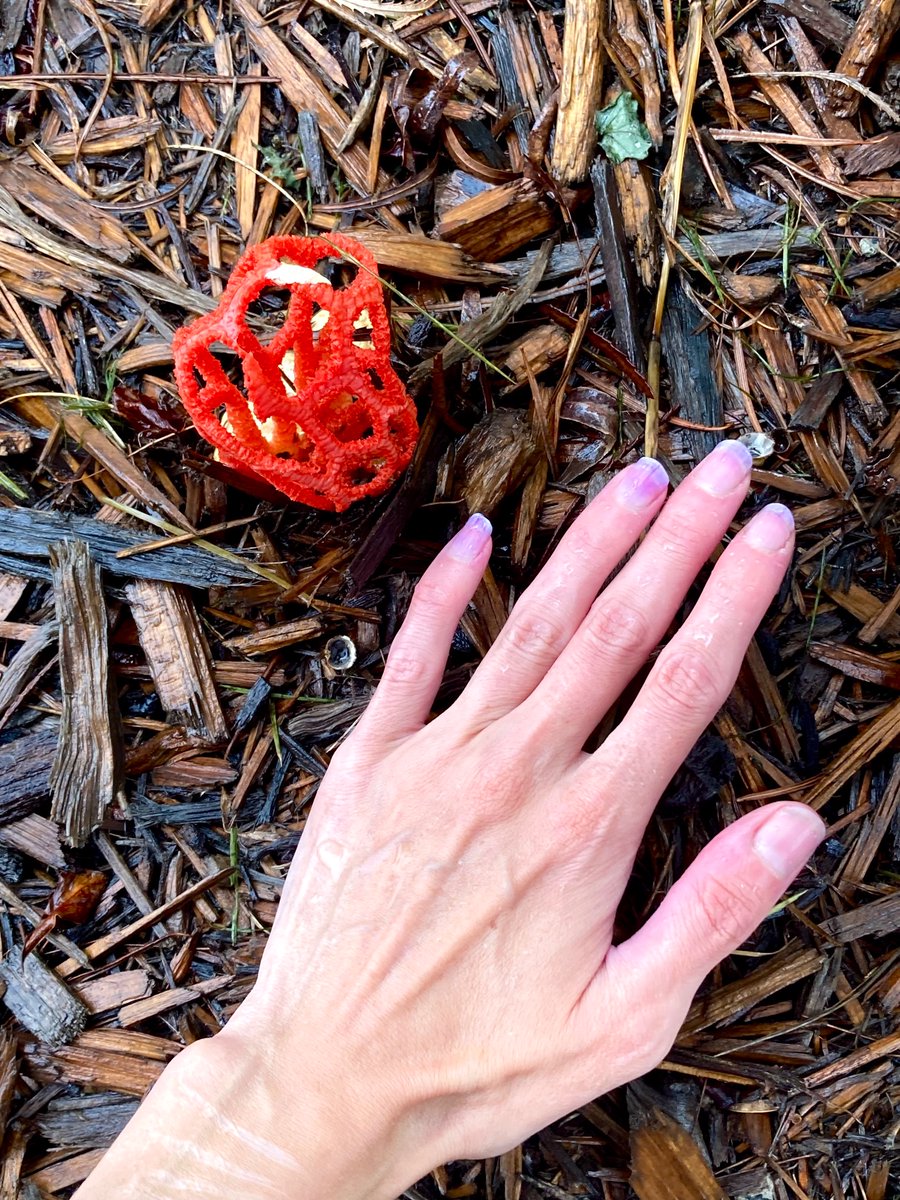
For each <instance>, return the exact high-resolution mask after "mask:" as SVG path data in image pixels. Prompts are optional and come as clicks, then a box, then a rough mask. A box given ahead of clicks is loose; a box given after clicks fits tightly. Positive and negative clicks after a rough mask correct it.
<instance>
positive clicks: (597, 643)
mask: <svg viewBox="0 0 900 1200" xmlns="http://www.w3.org/2000/svg"><path fill="white" fill-rule="evenodd" d="M582 634H583V637H584V642H585V645H586V649H587V651H588V653H589V654H590V655H592V656H594V657H597V658H603V659H609V658H615V659H620V658H624V659H628V660H632V659H635V658H642V657H643V656H644V655H645V654H646V652H647V648H648V645H649V643H650V640H651V639H650V623H649V621H648V620H647V617H646V616H645V614H644V613H643V612H642V611H641V610H640V609H639V608H638V607H637V606H636V605H634V604H631V603H629V602H627V601H623V600H614V599H610V600H604V599H603V598H602V597H601V598H600V599H599V600H597V601H596V602H595V603H594V606H593V608H592V609H591V611H590V613H589V614H588V618H587V620H586V621H585V624H584V628H583V630H582Z"/></svg>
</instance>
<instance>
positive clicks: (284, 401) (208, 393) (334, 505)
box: [173, 233, 418, 512]
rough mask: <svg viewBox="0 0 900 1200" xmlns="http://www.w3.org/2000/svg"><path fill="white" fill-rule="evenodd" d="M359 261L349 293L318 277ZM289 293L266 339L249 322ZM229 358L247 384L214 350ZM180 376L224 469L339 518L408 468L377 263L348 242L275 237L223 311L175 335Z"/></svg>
mask: <svg viewBox="0 0 900 1200" xmlns="http://www.w3.org/2000/svg"><path fill="white" fill-rule="evenodd" d="M342 251H343V252H345V253H346V255H347V260H348V261H349V263H350V264H354V265H355V264H359V266H358V268H357V270H356V275H355V277H354V278H353V280H352V281H351V282H350V283H348V284H347V285H346V286H332V284H331V283H329V281H328V280H327V279H326V278H325V276H324V275H322V274H320V273H319V271H318V270H317V269H316V268H317V267H318V266H319V265H321V264H322V262H323V260H327V259H335V258H340V257H341V252H342ZM273 290H274V291H288V292H289V293H290V298H289V301H288V306H287V310H286V313H285V318H284V324H283V325H282V326H281V328H280V329H279V330H278V332H277V333H276V334H275V335H274V337H272V338H270V339H268V340H264V339H262V338H261V337H260V336H258V335H257V333H255V332H254V331H253V329H251V327H250V324H249V323H248V320H247V310H248V308H249V306H250V305H251V304H252V303H253V302H254V301H255V300H256V299H257V298H258V297H259V296H260V295H262V293H264V292H266V291H273ZM216 343H220V344H221V345H222V346H225V347H227V349H229V350H231V351H233V352H234V353H235V354H236V355H237V357H238V359H239V361H240V365H241V368H242V371H243V387H240V386H238V384H236V383H233V382H232V380H231V379H230V378H229V376H228V374H227V373H226V370H225V368H224V367H223V365H222V364H221V363H220V362H219V360H218V358H217V357H216V356H215V354H214V353H213V350H212V347H213V346H214V345H215V344H216ZM173 350H174V356H175V379H176V382H177V384H178V390H179V393H180V395H181V399H182V402H183V404H184V406H185V408H186V409H187V410H188V412H189V413H190V414H191V417H192V418H193V420H194V425H195V426H196V428H197V429H198V431H199V432H200V433H201V434H202V436H203V437H204V438H206V440H207V441H208V442H210V443H211V444H212V445H213V446H214V447H215V448H216V450H217V452H218V456H219V458H220V459H221V461H222V462H223V463H225V464H226V465H227V466H229V467H233V468H235V469H236V470H238V471H243V472H245V473H248V474H252V475H258V476H260V477H261V478H262V479H265V480H266V481H267V482H268V483H270V484H271V485H272V486H273V487H276V488H278V490H279V491H281V492H283V493H284V494H285V495H286V496H289V497H290V498H291V499H292V500H299V501H301V502H302V503H303V504H309V505H312V507H314V508H324V509H331V510H336V511H337V512H343V510H344V509H345V508H347V507H348V506H349V505H350V504H352V503H353V501H354V500H361V499H362V498H363V497H364V496H377V495H380V494H381V493H382V492H384V491H385V490H386V489H387V488H388V487H390V485H391V484H392V483H393V482H394V480H395V479H397V477H398V476H399V475H400V474H401V472H402V471H403V470H404V469H405V468H406V466H407V465H408V463H409V460H410V458H411V457H412V452H413V448H414V446H415V444H416V438H417V437H418V426H417V424H416V411H415V407H414V405H413V402H412V400H411V399H410V397H409V396H408V395H407V393H406V390H405V389H404V387H403V384H402V383H401V382H400V380H399V379H398V378H397V376H396V374H395V373H394V370H393V368H392V367H391V364H390V350H391V333H390V326H389V323H388V317H387V311H386V309H385V305H384V300H383V298H382V292H381V284H380V282H379V279H378V271H377V267H376V264H375V260H374V258H373V257H372V255H371V254H370V253H369V251H368V250H367V249H366V248H365V246H363V245H361V244H360V243H359V242H357V241H355V240H354V239H353V238H350V237H347V236H346V235H344V234H339V233H334V234H330V235H329V237H328V239H327V240H325V239H323V238H316V237H273V238H269V239H268V241H265V242H261V243H260V244H259V245H258V246H253V247H252V248H251V249H250V250H248V251H247V253H246V254H244V255H243V257H242V258H241V259H240V260H239V261H238V262H237V264H236V265H235V268H234V271H233V272H232V275H231V279H230V280H229V281H228V286H227V287H226V289H225V291H224V293H223V295H222V299H221V302H220V303H219V306H218V308H217V309H216V310H215V312H212V313H209V314H208V315H207V316H204V317H200V318H199V320H197V321H194V322H193V323H192V324H190V325H187V326H185V327H184V328H183V329H179V330H178V331H177V332H176V334H175V338H174V341H173Z"/></svg>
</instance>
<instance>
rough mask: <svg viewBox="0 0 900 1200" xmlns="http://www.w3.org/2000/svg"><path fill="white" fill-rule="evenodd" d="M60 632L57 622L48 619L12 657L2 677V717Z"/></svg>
mask: <svg viewBox="0 0 900 1200" xmlns="http://www.w3.org/2000/svg"><path fill="white" fill-rule="evenodd" d="M58 632H59V630H58V628H57V625H56V622H55V621H48V622H47V624H46V625H42V626H41V627H40V629H38V631H37V633H35V634H33V635H32V636H31V637H30V638H29V639H28V641H27V642H23V643H22V645H21V646H20V647H19V649H18V650H17V651H16V653H15V654H14V655H13V657H12V658H11V659H10V661H9V666H8V667H7V668H6V670H5V671H4V672H3V677H2V678H0V717H2V716H3V714H4V713H5V712H6V710H7V708H9V706H10V704H12V703H13V702H14V701H15V700H17V699H18V698H19V696H20V694H21V692H22V690H23V689H24V688H26V687H27V686H28V680H29V679H30V678H31V676H32V675H33V674H34V671H35V670H36V667H37V662H38V659H39V658H40V657H41V655H42V654H43V653H44V651H45V650H46V649H47V647H48V646H51V645H52V644H53V643H54V642H55V641H56V635H57V633H58Z"/></svg>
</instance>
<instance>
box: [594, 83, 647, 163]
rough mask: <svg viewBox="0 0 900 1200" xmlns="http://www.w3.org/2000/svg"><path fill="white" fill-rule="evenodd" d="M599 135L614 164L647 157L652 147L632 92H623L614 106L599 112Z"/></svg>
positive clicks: (614, 102) (611, 105)
mask: <svg viewBox="0 0 900 1200" xmlns="http://www.w3.org/2000/svg"><path fill="white" fill-rule="evenodd" d="M597 132H598V133H599V134H600V145H601V146H602V147H603V149H604V150H605V151H606V154H607V155H608V157H609V158H610V159H611V160H612V161H613V162H614V163H620V162H623V161H624V160H625V159H626V158H646V157H647V155H648V154H649V153H650V149H651V147H652V145H653V143H652V141H651V140H650V133H649V131H648V130H647V126H646V125H645V124H644V122H643V121H642V120H641V119H640V117H639V116H638V106H637V100H635V98H634V96H632V94H631V92H621V93H620V94H619V96H618V97H617V98H616V99H615V100H614V101H613V103H612V104H610V105H608V106H607V107H606V108H601V109H600V111H599V112H598V113H597Z"/></svg>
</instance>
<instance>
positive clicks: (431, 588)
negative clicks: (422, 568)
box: [407, 575, 447, 620]
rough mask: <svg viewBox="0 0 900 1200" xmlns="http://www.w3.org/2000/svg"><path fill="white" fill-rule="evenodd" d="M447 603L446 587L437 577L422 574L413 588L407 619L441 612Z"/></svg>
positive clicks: (415, 618)
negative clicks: (431, 577)
mask: <svg viewBox="0 0 900 1200" xmlns="http://www.w3.org/2000/svg"><path fill="white" fill-rule="evenodd" d="M446 605H447V589H446V588H445V587H444V585H443V584H442V583H440V582H439V581H438V580H437V579H429V578H428V576H427V575H423V576H422V578H421V579H420V580H419V582H418V583H417V584H416V586H415V589H414V590H413V595H412V601H411V603H410V606H409V615H408V618H407V619H410V618H412V619H413V620H417V619H419V618H421V617H426V618H427V617H430V616H433V615H434V614H435V613H439V612H441V611H442V610H443V609H444V608H445V607H446Z"/></svg>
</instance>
